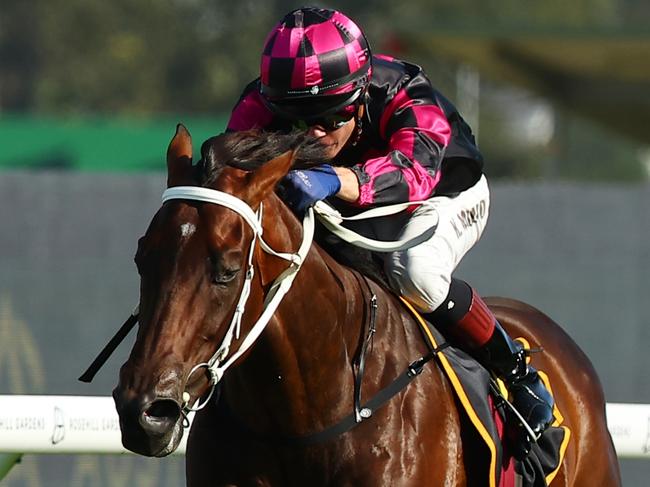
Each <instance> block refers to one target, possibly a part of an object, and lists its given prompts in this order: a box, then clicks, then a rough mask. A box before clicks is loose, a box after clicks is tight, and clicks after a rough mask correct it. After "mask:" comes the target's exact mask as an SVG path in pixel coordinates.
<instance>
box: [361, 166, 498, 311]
mask: <svg viewBox="0 0 650 487" xmlns="http://www.w3.org/2000/svg"><path fill="white" fill-rule="evenodd" d="M430 202H432V203H433V204H432V205H429V206H420V207H419V208H418V209H416V210H415V212H413V213H411V214H406V212H403V214H399V215H395V216H390V217H383V218H378V219H373V220H366V221H364V222H363V223H362V224H361V226H356V225H355V229H356V230H357V231H359V232H360V233H362V234H364V235H368V236H372V237H374V238H377V239H379V240H398V239H405V238H409V237H413V236H415V235H418V234H421V233H422V232H423V231H424V230H426V229H427V228H431V227H434V226H435V227H436V230H435V233H434V234H433V236H432V237H431V238H429V239H428V240H426V241H425V242H423V243H421V244H418V245H416V246H414V247H411V248H410V249H407V250H402V251H398V252H391V253H385V254H379V255H380V256H382V257H383V259H384V267H385V270H386V274H387V275H388V277H389V279H390V281H391V285H392V286H393V288H394V290H395V291H396V292H399V293H400V294H401V295H402V296H404V297H405V298H406V299H408V300H409V302H411V303H412V304H413V305H414V306H415V307H416V308H418V309H419V310H420V311H421V312H424V313H427V312H431V311H434V310H435V309H436V308H437V307H438V306H439V305H440V304H441V303H442V302H443V300H444V299H445V297H447V294H448V292H449V284H450V282H451V274H452V272H453V271H454V270H455V269H456V267H457V266H458V264H459V263H460V260H461V259H462V258H463V257H464V256H465V254H466V253H467V252H468V251H469V249H471V248H472V247H473V246H474V244H475V243H476V242H478V240H479V239H480V238H481V235H482V234H483V230H484V229H485V225H486V223H487V219H488V213H489V209H490V191H489V188H488V185H487V181H486V179H485V176H482V177H481V179H480V180H479V181H478V182H477V183H476V184H475V185H474V186H472V187H471V188H469V189H467V190H465V191H463V192H462V193H460V194H459V195H458V196H456V197H454V198H449V197H446V196H434V197H433V198H431V199H430Z"/></svg>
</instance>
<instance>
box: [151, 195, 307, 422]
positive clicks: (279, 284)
mask: <svg viewBox="0 0 650 487" xmlns="http://www.w3.org/2000/svg"><path fill="white" fill-rule="evenodd" d="M170 200H193V201H201V202H204V203H212V204H215V205H219V206H224V207H226V208H228V209H230V210H232V211H234V212H236V213H237V214H239V215H240V216H241V217H242V218H243V219H244V221H245V222H246V223H248V225H249V226H250V227H251V229H252V230H253V240H252V241H251V245H250V249H249V252H248V268H247V270H246V278H245V280H244V285H243V287H242V290H241V292H240V294H239V301H238V302H237V306H236V307H235V313H234V315H233V317H232V320H231V322H230V326H229V327H228V331H227V332H226V335H225V336H224V338H223V340H222V342H221V345H220V346H219V348H218V349H217V351H216V352H215V353H214V354H213V355H212V357H211V358H210V359H209V360H208V361H207V362H202V363H199V364H197V365H195V366H194V367H192V369H191V370H190V373H189V375H188V377H187V381H188V382H189V379H190V377H191V376H192V374H194V373H195V372H196V371H197V370H200V369H203V368H205V369H207V371H208V373H209V374H210V386H211V389H210V393H209V394H208V396H207V398H206V399H205V400H204V401H203V402H202V403H201V404H199V405H198V406H196V407H192V406H189V401H190V394H189V393H188V392H187V391H185V392H184V393H183V409H185V410H186V411H198V410H199V409H202V408H203V407H205V405H206V404H207V403H208V401H209V400H210V398H211V397H212V394H213V393H214V390H215V387H216V385H217V383H218V382H219V381H220V380H221V378H222V377H223V374H224V373H225V371H226V370H227V369H228V368H229V367H230V366H231V365H232V364H233V363H234V362H235V361H236V360H237V359H238V358H239V357H241V356H242V355H243V354H244V353H246V351H247V350H248V349H249V348H250V347H251V346H252V345H253V344H254V343H255V341H256V340H257V339H258V338H259V336H260V335H261V334H262V332H263V331H264V329H265V328H266V325H267V324H268V323H269V320H270V319H271V317H272V316H273V314H274V313H275V310H276V309H277V307H278V305H279V304H280V302H281V301H282V298H284V296H285V294H286V293H287V292H288V291H289V289H290V288H291V284H292V283H293V280H294V278H295V277H296V274H297V273H298V271H299V270H300V267H301V266H302V263H303V262H304V260H305V257H306V256H307V253H308V252H309V248H310V247H311V243H312V241H313V238H314V211H313V209H311V208H309V209H308V210H307V212H306V213H305V217H304V219H303V236H302V243H301V244H300V247H299V248H298V250H297V251H296V252H295V253H284V252H276V251H275V250H273V249H272V248H271V247H270V246H269V245H268V244H267V243H266V242H265V241H264V239H263V238H262V233H263V228H262V216H263V204H262V203H260V207H259V209H258V210H257V212H255V211H254V210H253V209H252V208H251V207H250V206H249V205H248V204H247V203H246V202H245V201H243V200H241V199H239V198H237V197H236V196H233V195H231V194H228V193H224V192H223V191H217V190H215V189H209V188H200V187H197V186H176V187H173V188H169V189H167V190H165V192H164V193H163V196H162V201H163V203H165V202H167V201H170ZM256 241H259V243H260V246H261V247H262V250H264V251H265V252H267V253H268V254H271V255H273V256H275V257H279V258H280V259H284V260H286V261H288V262H289V267H287V269H285V270H284V271H283V272H282V273H281V274H280V275H279V276H278V277H277V278H276V279H275V280H274V281H273V283H272V284H271V287H270V288H269V291H268V293H267V295H266V298H265V299H264V309H263V311H262V314H261V315H260V317H259V318H258V320H257V321H256V322H255V324H254V325H253V327H252V328H251V330H250V331H249V332H248V334H247V335H246V337H244V339H243V341H242V343H241V345H240V346H239V348H238V349H237V351H236V352H234V353H233V354H232V355H230V357H228V353H229V351H230V346H231V344H232V342H233V340H234V339H239V333H240V328H241V320H242V317H243V315H244V310H245V307H246V302H247V301H248V297H249V295H250V289H251V284H252V280H253V276H254V272H255V271H254V266H253V255H254V251H255V243H256ZM226 359H227V360H226Z"/></svg>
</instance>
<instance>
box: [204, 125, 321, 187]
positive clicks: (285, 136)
mask: <svg viewBox="0 0 650 487" xmlns="http://www.w3.org/2000/svg"><path fill="white" fill-rule="evenodd" d="M289 150H295V151H296V152H295V154H294V162H293V167H296V168H300V167H308V166H313V165H318V164H322V163H324V162H327V160H328V158H327V156H326V151H325V148H324V147H323V145H322V144H320V143H318V139H317V138H314V137H312V136H309V135H308V134H307V133H306V132H305V131H302V130H300V131H298V130H297V131H293V132H288V133H283V132H266V131H262V130H246V131H243V132H229V133H224V134H221V135H217V136H214V137H210V138H209V139H208V140H206V141H205V142H204V143H203V145H202V146H201V160H200V161H199V163H198V164H197V166H196V174H195V175H196V179H197V181H198V182H199V184H200V185H201V186H209V185H210V184H211V183H213V182H214V181H215V179H216V178H217V177H218V176H219V174H220V173H221V171H222V170H223V169H224V168H225V167H236V168H239V169H243V170H246V171H252V170H255V169H257V168H259V167H260V166H262V165H263V164H265V163H267V162H268V161H270V160H271V159H273V158H275V157H278V156H279V155H281V154H284V153H285V152H287V151H289Z"/></svg>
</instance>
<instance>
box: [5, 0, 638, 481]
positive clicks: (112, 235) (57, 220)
mask: <svg viewBox="0 0 650 487" xmlns="http://www.w3.org/2000/svg"><path fill="white" fill-rule="evenodd" d="M316 4H317V5H321V6H326V7H330V8H340V9H342V10H343V11H344V12H346V13H347V14H348V15H349V16H351V17H352V18H353V19H355V20H356V21H357V22H358V23H359V24H360V25H361V26H362V27H363V28H364V29H365V31H366V34H367V36H368V38H369V40H370V42H371V46H372V48H373V50H374V51H375V52H377V53H384V54H389V55H393V56H395V57H400V58H404V59H407V60H410V61H413V62H416V63H418V64H420V65H422V66H423V67H424V68H425V69H426V71H427V73H428V75H429V77H430V78H431V80H432V82H433V84H434V85H435V86H436V87H437V88H438V89H440V91H442V92H443V93H444V94H445V95H446V96H447V97H448V98H450V99H451V100H452V101H453V102H454V103H455V104H456V105H457V106H458V107H459V109H460V110H461V112H462V113H463V115H464V117H465V118H466V120H467V121H468V122H469V123H470V125H471V126H472V127H473V129H474V131H475V133H476V135H477V138H478V142H479V145H480V148H481V150H482V152H483V153H484V155H485V159H486V172H487V174H488V176H489V178H490V181H491V185H492V191H493V202H492V213H491V224H490V225H489V226H488V230H487V231H486V234H485V236H484V238H483V241H482V242H481V243H480V244H479V245H478V246H477V247H476V248H475V249H474V250H473V251H472V252H471V253H470V254H469V255H468V257H467V258H466V259H465V261H464V262H463V265H462V266H461V268H460V269H459V275H460V276H461V277H463V278H465V279H467V280H469V281H470V282H472V284H473V285H475V286H476V287H477V288H478V289H479V291H480V292H481V293H482V294H484V295H505V296H510V297H515V298H519V299H523V300H525V301H527V302H529V303H530V304H533V305H535V306H537V307H539V308H540V309H542V310H544V311H545V312H547V313H548V314H549V315H550V316H552V317H553V318H554V319H555V320H556V321H558V322H559V323H561V324H562V325H563V326H564V327H565V328H566V329H567V331H568V332H569V333H570V334H571V335H572V336H573V338H574V339H575V340H576V341H577V342H578V344H579V345H580V346H581V347H582V348H583V349H584V350H585V351H586V352H587V354H588V355H589V357H590V358H591V360H592V361H593V363H594V365H595V367H596V369H597V371H598V372H599V374H600V377H601V380H602V382H603V386H604V388H605V392H606V395H607V400H608V401H609V402H643V403H648V402H650V381H649V380H648V378H647V373H646V371H647V370H648V369H649V367H650V358H649V353H648V352H649V343H650V326H649V325H650V311H648V308H647V306H646V303H647V294H648V291H650V282H649V281H650V278H649V277H648V276H650V251H649V245H648V242H650V216H648V208H650V184H649V182H648V181H649V178H650V129H649V127H650V62H649V60H650V3H648V2H647V1H642V0H573V1H572V2H566V1H559V0H545V1H538V0H529V1H528V2H525V3H522V2H521V1H520V0H482V1H479V0H453V1H452V0H428V1H423V0H410V1H409V2H394V1H388V0H366V1H365V2H358V3H355V4H350V2H343V1H331V2H328V3H318V2H316ZM299 6H301V4H296V3H294V2H288V1H284V0H267V1H264V2H261V1H251V0H240V1H238V2H225V1H222V0H211V1H208V0H169V1H165V2H162V1H152V0H128V1H127V0H113V1H112V2H105V1H99V0H66V1H65V2H64V1H61V0H2V3H1V6H0V225H1V226H2V230H1V231H0V394H84V395H86V394H95V395H109V394H110V391H111V390H112V388H113V387H114V385H115V383H116V382H117V370H118V367H119V365H120V364H121V363H122V362H123V361H124V360H125V358H126V354H127V351H128V348H129V344H128V343H127V344H125V345H123V346H122V348H121V349H120V351H119V352H118V353H117V354H116V356H115V357H113V358H112V359H111V360H110V362H109V363H108V365H107V366H106V368H105V369H104V370H103V371H102V372H101V373H100V375H99V376H98V378H97V379H96V381H95V382H94V383H93V384H92V385H91V386H87V385H82V384H80V383H78V382H76V377H77V376H78V375H79V374H80V373H81V372H82V371H83V369H84V368H85V367H86V366H87V365H88V363H89V362H90V361H91V360H92V359H93V358H94V356H95V355H96V353H97V352H98V351H99V349H100V348H101V347H102V346H103V345H104V344H105V343H106V341H107V340H108V339H109V338H110V336H112V334H113V333H114V331H115V330H116V329H117V328H118V327H119V325H120V324H121V323H122V321H123V320H124V319H125V318H126V316H127V315H128V313H129V312H130V311H131V310H132V309H133V306H134V305H135V304H136V302H137V289H138V282H137V274H136V271H135V267H134V266H133V264H132V257H133V253H134V252H135V244H136V240H137V238H138V237H139V236H140V235H141V234H142V233H143V232H144V230H145V229H146V226H147V224H148V221H149V219H150V218H151V216H152V215H153V212H154V211H155V210H156V209H157V208H158V206H159V204H160V203H159V202H160V195H161V193H162V190H163V189H164V184H165V173H164V169H165V164H164V153H165V149H166V146H167V144H168V142H169V140H170V138H171V136H172V135H173V132H174V129H175V125H176V123H177V122H183V123H184V124H185V125H186V126H187V127H188V128H189V130H190V132H191V133H192V135H193V136H194V141H195V147H198V146H199V145H200V143H201V141H203V140H204V139H206V138H207V137H209V136H211V135H214V134H217V133H219V132H221V131H222V130H223V129H224V127H225V123H226V121H227V119H228V116H229V113H230V110H231V108H232V106H233V105H234V103H235V102H236V100H237V98H238V96H239V94H240V91H241V89H242V88H243V86H244V85H245V84H246V83H248V82H249V81H250V80H252V79H253V78H255V77H256V76H257V71H258V64H259V55H260V49H261V46H262V44H263V42H264V40H265V37H266V34H267V33H268V31H269V30H270V28H271V27H272V26H273V25H274V24H275V23H276V22H277V21H278V20H279V19H280V18H281V17H282V15H283V14H284V13H286V12H287V11H290V10H291V9H293V8H296V7H299ZM1 413H2V412H1V411H0V416H1ZM639 427H640V428H641V427H650V426H649V425H639ZM1 433H2V432H1V422H0V434H1ZM649 435H650V432H649ZM649 445H650V438H649ZM649 463H650V462H644V461H642V460H624V461H622V462H621V465H622V469H623V475H624V484H625V485H626V486H630V487H642V486H646V485H648V481H647V479H648V478H650V465H649ZM3 485H8V486H11V487H23V486H29V487H41V486H48V487H49V486H62V487H63V486H65V487H68V486H74V487H81V486H93V487H95V486H115V487H117V486H127V485H128V486H131V485H136V486H151V487H163V486H165V487H166V486H177V485H184V481H183V465H182V459H179V458H172V459H165V460H144V459H136V458H134V457H130V456H129V457H127V456H124V457H98V456H89V455H83V456H75V457H72V456H59V457H27V458H25V459H24V460H23V463H22V465H20V466H18V467H16V468H15V469H14V470H13V471H12V473H11V474H10V475H9V477H8V478H7V479H6V480H5V481H4V482H3Z"/></svg>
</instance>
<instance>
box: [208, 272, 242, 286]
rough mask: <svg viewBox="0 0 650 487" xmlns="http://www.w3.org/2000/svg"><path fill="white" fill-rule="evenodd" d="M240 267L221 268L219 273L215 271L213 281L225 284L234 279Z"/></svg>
mask: <svg viewBox="0 0 650 487" xmlns="http://www.w3.org/2000/svg"><path fill="white" fill-rule="evenodd" d="M239 270H240V269H221V270H220V271H219V272H218V273H215V274H214V276H213V278H212V282H214V283H215V284H221V285H225V284H228V283H229V282H231V281H233V280H234V279H235V277H237V274H239Z"/></svg>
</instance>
